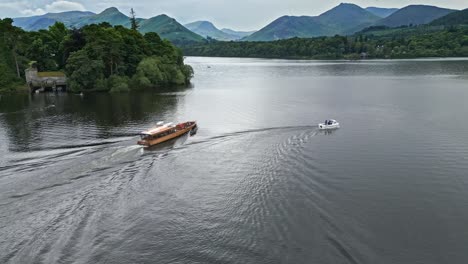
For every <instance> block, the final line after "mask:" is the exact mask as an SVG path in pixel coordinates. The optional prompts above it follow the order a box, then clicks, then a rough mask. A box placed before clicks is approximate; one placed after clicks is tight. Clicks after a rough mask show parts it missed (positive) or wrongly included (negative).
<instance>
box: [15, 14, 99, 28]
mask: <svg viewBox="0 0 468 264" xmlns="http://www.w3.org/2000/svg"><path fill="white" fill-rule="evenodd" d="M93 15H95V14H94V13H93V12H82V11H69V12H62V13H47V14H45V15H41V16H32V17H18V18H14V19H13V21H14V22H13V25H15V26H17V27H21V28H23V29H24V30H27V31H33V30H39V29H46V28H48V27H49V26H51V25H53V24H54V23H55V22H57V21H60V22H62V23H64V24H65V25H67V26H71V25H73V24H74V23H76V22H77V21H79V20H82V19H85V18H87V17H90V16H93Z"/></svg>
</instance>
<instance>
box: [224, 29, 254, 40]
mask: <svg viewBox="0 0 468 264" xmlns="http://www.w3.org/2000/svg"><path fill="white" fill-rule="evenodd" d="M221 31H223V32H224V33H227V34H229V35H232V36H236V38H237V39H242V38H245V37H247V36H250V35H252V34H253V33H255V32H256V31H236V30H232V29H229V28H223V29H221Z"/></svg>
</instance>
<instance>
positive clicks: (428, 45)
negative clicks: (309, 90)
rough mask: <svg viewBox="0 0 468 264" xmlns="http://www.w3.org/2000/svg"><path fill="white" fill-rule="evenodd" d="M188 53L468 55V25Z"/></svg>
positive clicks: (209, 47)
mask: <svg viewBox="0 0 468 264" xmlns="http://www.w3.org/2000/svg"><path fill="white" fill-rule="evenodd" d="M183 50H184V54H185V55H188V56H215V57H251V58H283V59H361V58H366V59H411V58H425V57H467V56H468V26H450V27H444V26H438V27H434V26H418V27H400V28H387V27H371V28H367V29H365V30H363V31H361V32H359V33H357V34H354V35H352V36H339V35H336V36H332V37H315V38H290V39H285V40H277V41H269V42H261V41H257V42H247V41H241V42H235V41H230V42H223V41H215V40H211V42H210V43H207V44H199V45H190V46H185V47H183Z"/></svg>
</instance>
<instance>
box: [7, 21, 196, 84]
mask: <svg viewBox="0 0 468 264" xmlns="http://www.w3.org/2000/svg"><path fill="white" fill-rule="evenodd" d="M0 36H4V37H2V38H0V90H2V89H3V90H4V89H6V88H7V87H15V86H18V84H20V83H23V84H24V83H25V82H24V79H22V78H24V70H25V69H26V68H27V67H28V63H29V62H30V61H35V62H36V63H35V65H36V66H37V68H38V69H39V71H65V72H66V74H67V77H68V82H69V85H68V89H69V90H70V91H72V92H82V91H110V92H126V91H129V90H131V89H132V88H133V87H131V86H130V85H129V84H131V83H133V82H130V80H137V79H138V78H137V77H138V76H137V77H135V78H133V77H134V75H136V74H137V73H138V74H140V75H141V72H142V70H141V69H142V68H143V67H144V66H145V63H146V65H148V62H151V63H149V64H150V66H151V67H156V68H157V69H158V71H159V72H160V73H161V77H160V78H159V79H157V80H155V81H154V82H150V83H149V84H148V85H146V87H147V88H157V87H162V86H165V85H182V84H187V83H188V82H189V80H190V78H191V77H192V75H193V72H192V71H191V70H190V69H191V68H189V66H186V65H184V62H183V55H182V52H181V50H179V49H178V48H176V47H175V46H174V45H172V44H171V43H170V42H169V41H167V40H161V38H160V37H159V35H158V34H156V33H148V34H147V35H146V36H143V35H142V34H141V33H139V32H138V31H136V30H132V29H128V28H125V27H123V26H115V27H113V26H111V25H110V24H109V23H101V24H99V25H95V24H92V25H87V26H84V27H82V28H80V29H71V30H69V29H67V28H66V27H65V25H64V24H63V23H59V22H57V23H55V24H54V25H52V26H51V27H49V29H48V30H40V31H38V32H26V31H23V30H22V29H20V28H18V27H14V26H12V20H11V19H4V20H0ZM137 69H139V72H137ZM138 88H139V87H138ZM8 89H10V88H8Z"/></svg>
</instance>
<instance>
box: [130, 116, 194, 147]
mask: <svg viewBox="0 0 468 264" xmlns="http://www.w3.org/2000/svg"><path fill="white" fill-rule="evenodd" d="M197 129H198V128H197V122H195V121H189V122H185V123H180V124H177V125H174V124H173V123H167V124H164V122H158V123H157V124H156V127H154V128H152V129H150V130H147V131H143V132H141V133H140V137H141V140H139V141H138V145H141V146H145V147H151V146H154V145H157V144H160V143H163V142H166V141H168V140H170V139H173V138H177V137H180V136H182V135H185V134H186V133H189V132H190V136H193V135H195V133H196V132H197Z"/></svg>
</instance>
